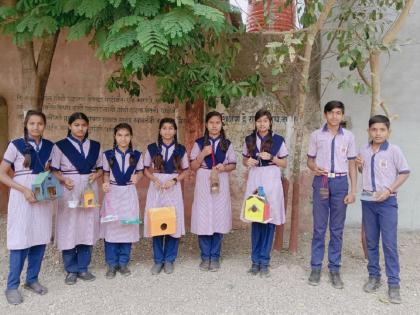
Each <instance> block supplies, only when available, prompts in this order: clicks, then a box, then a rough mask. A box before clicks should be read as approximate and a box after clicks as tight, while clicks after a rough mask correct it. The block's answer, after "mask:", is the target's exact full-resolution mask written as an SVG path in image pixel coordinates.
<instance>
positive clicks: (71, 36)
mask: <svg viewBox="0 0 420 315" xmlns="http://www.w3.org/2000/svg"><path fill="white" fill-rule="evenodd" d="M91 28H92V22H91V21H90V20H82V21H80V22H78V23H77V24H75V25H73V26H71V27H70V29H69V33H68V35H67V39H68V40H70V41H72V40H77V39H80V38H82V37H83V36H85V35H87V34H88V33H89V32H90V30H91Z"/></svg>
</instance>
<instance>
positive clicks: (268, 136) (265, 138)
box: [241, 109, 288, 277]
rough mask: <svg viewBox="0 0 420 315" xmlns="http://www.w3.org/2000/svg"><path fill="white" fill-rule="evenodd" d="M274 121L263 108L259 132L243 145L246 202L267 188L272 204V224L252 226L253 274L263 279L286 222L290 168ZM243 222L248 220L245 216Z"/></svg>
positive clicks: (257, 126)
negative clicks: (285, 173)
mask: <svg viewBox="0 0 420 315" xmlns="http://www.w3.org/2000/svg"><path fill="white" fill-rule="evenodd" d="M272 124H273V119H272V116H271V113H270V112H269V111H268V110H265V109H260V110H259V111H258V112H257V113H256V114H255V129H254V131H253V132H252V134H250V135H249V136H247V137H246V138H245V143H244V145H243V152H242V154H243V156H244V159H243V164H244V165H245V166H247V167H248V168H249V173H248V180H247V185H246V192H245V199H246V198H248V197H249V196H250V195H251V194H252V193H253V192H254V191H255V190H256V189H257V188H258V187H259V186H262V187H263V188H264V192H265V195H266V198H267V201H268V203H269V204H270V215H271V218H272V220H271V221H270V222H269V223H266V224H263V223H257V222H253V223H252V228H251V249H252V254H251V259H252V265H251V268H250V270H249V272H250V273H251V274H252V275H257V274H258V273H260V275H261V276H262V277H268V276H269V274H270V271H269V265H270V253H271V249H272V246H273V239H274V232H275V229H276V225H281V224H284V223H285V221H286V220H285V211H284V198H283V187H282V184H281V170H280V168H285V167H286V166H287V159H286V158H287V156H288V152H287V148H286V145H285V143H284V139H283V137H282V136H280V135H277V134H275V133H273V131H272ZM241 219H242V220H243V221H246V220H245V219H244V217H243V213H242V214H241Z"/></svg>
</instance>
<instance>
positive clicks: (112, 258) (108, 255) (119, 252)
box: [105, 241, 131, 267]
mask: <svg viewBox="0 0 420 315" xmlns="http://www.w3.org/2000/svg"><path fill="white" fill-rule="evenodd" d="M130 255H131V243H110V242H107V241H105V261H106V263H107V264H108V266H110V267H119V266H127V265H128V262H129V261H130Z"/></svg>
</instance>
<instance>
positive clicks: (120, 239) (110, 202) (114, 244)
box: [101, 123, 143, 279]
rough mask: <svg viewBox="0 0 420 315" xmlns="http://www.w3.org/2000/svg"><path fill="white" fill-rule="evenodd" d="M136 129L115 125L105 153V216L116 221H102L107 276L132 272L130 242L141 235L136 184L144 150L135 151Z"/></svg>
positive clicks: (125, 125)
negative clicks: (134, 132) (133, 141)
mask: <svg viewBox="0 0 420 315" xmlns="http://www.w3.org/2000/svg"><path fill="white" fill-rule="evenodd" d="M132 138H133V129H132V128H131V126H130V125H129V124H126V123H122V124H119V125H117V126H115V128H114V146H113V149H111V150H107V151H105V152H104V154H103V159H102V160H103V170H104V183H103V185H102V188H103V191H104V192H105V197H104V202H103V205H102V209H101V212H102V216H106V215H112V216H115V217H116V220H112V221H110V222H102V223H101V236H102V237H103V238H104V239H105V261H106V263H107V265H108V270H107V272H106V278H107V279H112V278H114V277H115V275H116V272H117V270H118V271H119V272H120V273H121V274H122V275H123V276H128V275H130V274H131V272H130V269H129V268H128V267H127V265H128V263H129V261H130V254H131V245H132V243H133V242H138V241H139V238H140V232H139V224H140V217H139V216H140V208H139V197H138V195H137V189H136V183H137V182H138V180H139V179H140V178H141V176H142V172H143V161H142V159H141V153H140V152H139V151H137V150H133V145H132V142H131V140H132ZM105 218H106V217H105Z"/></svg>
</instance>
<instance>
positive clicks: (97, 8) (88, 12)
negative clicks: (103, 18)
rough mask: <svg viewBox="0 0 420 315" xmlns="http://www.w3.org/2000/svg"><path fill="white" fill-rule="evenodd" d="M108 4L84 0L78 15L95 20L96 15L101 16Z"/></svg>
mask: <svg viewBox="0 0 420 315" xmlns="http://www.w3.org/2000/svg"><path fill="white" fill-rule="evenodd" d="M106 5H107V3H106V1H104V0H82V2H81V3H80V5H79V6H78V8H77V9H76V13H77V14H79V15H82V16H85V17H87V18H93V17H94V16H95V15H97V14H99V12H101V11H102V10H103V9H104V8H105V7H106Z"/></svg>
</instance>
